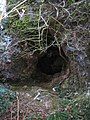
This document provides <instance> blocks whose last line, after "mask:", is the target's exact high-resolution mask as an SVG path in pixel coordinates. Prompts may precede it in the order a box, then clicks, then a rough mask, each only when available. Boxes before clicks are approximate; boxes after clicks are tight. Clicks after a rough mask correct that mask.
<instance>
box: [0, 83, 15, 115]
mask: <svg viewBox="0 0 90 120" xmlns="http://www.w3.org/2000/svg"><path fill="white" fill-rule="evenodd" d="M14 99H15V94H14V93H13V92H12V91H10V90H8V89H6V88H5V87H3V86H1V85H0V115H1V114H2V113H4V112H5V111H6V110H7V109H8V107H9V106H10V105H11V103H12V102H13V100H14Z"/></svg>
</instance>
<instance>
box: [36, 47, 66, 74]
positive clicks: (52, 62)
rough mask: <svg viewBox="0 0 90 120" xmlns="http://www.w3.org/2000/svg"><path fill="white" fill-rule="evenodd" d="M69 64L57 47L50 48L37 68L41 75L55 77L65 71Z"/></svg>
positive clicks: (40, 58)
mask: <svg viewBox="0 0 90 120" xmlns="http://www.w3.org/2000/svg"><path fill="white" fill-rule="evenodd" d="M66 66H67V62H66V60H65V56H63V57H62V55H60V53H59V48H58V47H57V46H51V47H49V48H48V49H47V50H46V51H45V52H44V53H43V54H42V55H41V56H40V57H39V58H38V63H37V68H38V70H39V71H40V72H41V73H44V74H46V75H54V74H56V73H61V72H62V71H63V70H65V68H66Z"/></svg>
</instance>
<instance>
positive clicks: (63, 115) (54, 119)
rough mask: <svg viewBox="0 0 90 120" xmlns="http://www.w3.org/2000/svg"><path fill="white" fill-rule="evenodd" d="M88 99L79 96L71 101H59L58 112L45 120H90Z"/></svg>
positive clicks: (89, 99) (89, 101)
mask: <svg viewBox="0 0 90 120" xmlns="http://www.w3.org/2000/svg"><path fill="white" fill-rule="evenodd" d="M89 113H90V97H89V96H85V95H80V96H78V97H77V98H73V99H70V100H69V99H60V111H59V112H56V113H55V114H52V115H50V116H49V117H48V118H47V120H90V114H89Z"/></svg>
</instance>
